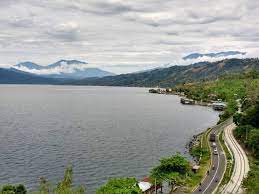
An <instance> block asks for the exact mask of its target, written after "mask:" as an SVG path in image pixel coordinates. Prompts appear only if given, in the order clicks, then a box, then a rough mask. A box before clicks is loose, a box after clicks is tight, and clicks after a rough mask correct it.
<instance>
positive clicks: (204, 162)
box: [186, 128, 211, 193]
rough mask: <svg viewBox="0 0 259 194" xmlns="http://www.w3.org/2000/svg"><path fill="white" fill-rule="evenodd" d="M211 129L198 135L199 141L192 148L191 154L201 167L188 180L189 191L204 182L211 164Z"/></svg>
mask: <svg viewBox="0 0 259 194" xmlns="http://www.w3.org/2000/svg"><path fill="white" fill-rule="evenodd" d="M210 131H211V129H210V128H209V129H207V130H206V131H205V132H204V133H202V134H200V136H199V137H198V138H199V139H198V141H197V142H198V143H197V144H195V145H194V146H193V147H192V148H191V149H190V154H191V155H192V156H193V157H195V158H196V160H197V161H198V163H199V165H200V168H199V170H198V171H197V172H196V173H192V177H191V179H189V180H188V181H187V185H186V186H187V192H189V193H190V192H191V191H192V190H194V189H195V187H196V186H197V185H198V184H199V183H200V182H202V180H203V178H204V177H205V175H206V173H207V171H208V170H209V169H210V164H211V151H210V147H209V142H208V138H209V137H208V136H209V132H210Z"/></svg>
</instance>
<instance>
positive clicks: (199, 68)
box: [71, 58, 259, 87]
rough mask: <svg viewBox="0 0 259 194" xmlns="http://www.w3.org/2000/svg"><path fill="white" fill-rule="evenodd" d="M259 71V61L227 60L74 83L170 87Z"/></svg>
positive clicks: (255, 59) (88, 79) (89, 79)
mask: <svg viewBox="0 0 259 194" xmlns="http://www.w3.org/2000/svg"><path fill="white" fill-rule="evenodd" d="M253 69H257V70H259V59H258V58H251V59H225V60H221V61H217V62H199V63H195V64H191V65H185V66H179V65H175V66H171V67H168V68H162V69H155V70H152V71H148V72H142V73H134V74H121V75H117V76H107V77H103V78H86V79H82V80H78V81H74V82H73V83H71V84H75V85H103V86H137V87H155V86H160V87H170V86H174V85H176V84H179V83H183V82H193V81H197V80H202V79H211V80H212V79H217V77H218V76H221V75H224V74H227V73H240V72H244V71H250V70H253Z"/></svg>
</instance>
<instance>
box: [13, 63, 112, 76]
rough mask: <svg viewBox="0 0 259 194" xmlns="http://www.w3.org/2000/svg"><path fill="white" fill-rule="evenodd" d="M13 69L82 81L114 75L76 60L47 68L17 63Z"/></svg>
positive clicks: (33, 64)
mask: <svg viewBox="0 0 259 194" xmlns="http://www.w3.org/2000/svg"><path fill="white" fill-rule="evenodd" d="M13 68H15V69H18V70H21V71H24V72H28V73H33V74H36V75H40V76H42V77H48V78H66V79H82V78H88V77H105V76H112V75H115V74H114V73H111V72H108V71H104V70H102V69H99V68H94V67H90V66H89V65H88V63H86V62H82V61H78V60H60V61H58V62H56V63H53V64H50V65H47V66H41V65H38V64H36V63H33V62H29V61H27V62H22V63H19V64H17V65H15V66H14V67H13Z"/></svg>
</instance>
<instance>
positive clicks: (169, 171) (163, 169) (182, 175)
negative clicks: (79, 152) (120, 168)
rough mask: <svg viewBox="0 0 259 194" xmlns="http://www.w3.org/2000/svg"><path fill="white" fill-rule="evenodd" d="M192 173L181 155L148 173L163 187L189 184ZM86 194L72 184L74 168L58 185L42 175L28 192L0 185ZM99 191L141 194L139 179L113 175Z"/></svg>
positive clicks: (12, 192)
mask: <svg viewBox="0 0 259 194" xmlns="http://www.w3.org/2000/svg"><path fill="white" fill-rule="evenodd" d="M192 176H193V173H192V172H191V166H190V163H189V162H188V160H187V159H185V158H184V157H183V156H181V155H180V154H176V155H173V156H171V157H168V158H162V159H161V160H160V162H159V164H158V165H157V166H156V167H154V168H153V169H152V170H151V172H150V175H149V179H150V181H151V183H153V184H154V185H157V186H159V188H161V186H162V184H163V182H167V183H168V185H169V186H170V187H171V190H174V189H175V188H176V187H178V186H182V185H185V184H187V183H188V181H189V180H190V179H191V177H192ZM26 193H32V194H84V193H86V189H85V187H83V186H79V187H76V188H75V187H73V171H72V167H68V168H67V169H66V171H65V174H64V178H63V180H62V181H60V182H59V183H58V184H57V185H56V186H52V185H51V184H50V183H49V182H48V181H47V180H46V179H45V178H43V177H42V178H40V184H39V189H38V190H36V191H30V192H28V191H27V190H26V188H25V186H24V185H17V186H15V185H4V186H3V187H2V188H0V194H26ZM96 193H97V194H141V193H142V191H141V189H140V187H139V186H138V180H137V179H136V178H112V179H109V180H108V181H107V183H106V184H105V185H103V186H101V187H100V188H99V189H97V191H96Z"/></svg>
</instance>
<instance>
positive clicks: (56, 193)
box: [37, 166, 85, 194]
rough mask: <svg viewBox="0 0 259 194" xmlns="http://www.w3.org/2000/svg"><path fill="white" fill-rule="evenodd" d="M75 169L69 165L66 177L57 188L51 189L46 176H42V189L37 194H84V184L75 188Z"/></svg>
mask: <svg viewBox="0 0 259 194" xmlns="http://www.w3.org/2000/svg"><path fill="white" fill-rule="evenodd" d="M72 183H73V169H72V167H71V166H70V167H68V168H67V169H66V170H65V173H64V178H63V180H62V181H60V182H59V183H58V185H57V187H56V188H54V189H51V187H50V184H49V183H48V181H47V180H46V179H45V178H44V177H41V178H40V189H39V192H38V193H37V194H50V193H53V194H84V193H85V188H84V187H83V186H79V187H77V188H73V186H72Z"/></svg>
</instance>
